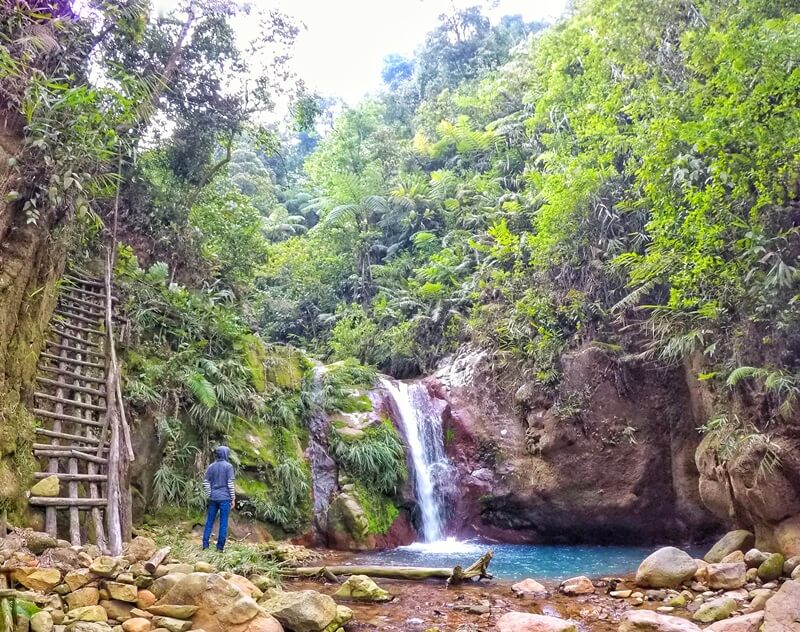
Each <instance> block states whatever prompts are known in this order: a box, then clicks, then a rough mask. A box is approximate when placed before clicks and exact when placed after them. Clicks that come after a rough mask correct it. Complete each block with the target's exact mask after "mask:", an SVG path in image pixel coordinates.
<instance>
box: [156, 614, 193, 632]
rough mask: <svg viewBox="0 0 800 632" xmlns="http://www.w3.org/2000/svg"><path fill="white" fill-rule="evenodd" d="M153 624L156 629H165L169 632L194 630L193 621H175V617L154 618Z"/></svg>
mask: <svg viewBox="0 0 800 632" xmlns="http://www.w3.org/2000/svg"><path fill="white" fill-rule="evenodd" d="M152 623H153V626H155V627H156V628H164V629H165V630H169V632H188V631H189V630H191V629H192V622H191V621H184V620H183V619H174V618H173V617H153V621H152Z"/></svg>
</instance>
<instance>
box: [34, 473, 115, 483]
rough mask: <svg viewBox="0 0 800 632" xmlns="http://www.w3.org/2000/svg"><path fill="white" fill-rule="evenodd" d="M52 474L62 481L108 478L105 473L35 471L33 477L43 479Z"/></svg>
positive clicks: (97, 480) (102, 479)
mask: <svg viewBox="0 0 800 632" xmlns="http://www.w3.org/2000/svg"><path fill="white" fill-rule="evenodd" d="M51 476H56V477H58V479H59V480H61V481H95V482H102V481H105V480H107V479H108V476H107V475H105V474H66V473H64V472H55V473H53V472H34V473H33V478H36V479H40V480H41V479H43V478H50V477H51Z"/></svg>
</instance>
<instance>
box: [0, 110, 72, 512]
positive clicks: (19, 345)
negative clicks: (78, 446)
mask: <svg viewBox="0 0 800 632" xmlns="http://www.w3.org/2000/svg"><path fill="white" fill-rule="evenodd" d="M22 140H23V137H22V122H21V121H20V120H19V117H18V116H17V115H16V114H10V113H8V112H7V111H3V110H2V109H0V403H1V404H2V405H1V406H0V505H2V507H3V508H4V509H6V510H11V511H12V519H14V516H13V514H14V512H19V511H22V510H23V509H24V506H25V505H24V499H23V492H24V490H25V485H26V483H27V480H26V475H27V473H28V472H29V471H30V470H31V469H32V452H31V447H30V444H31V443H32V440H33V428H34V425H35V424H34V420H33V417H32V416H31V415H30V413H29V412H28V411H27V410H26V408H25V407H24V406H23V404H24V403H25V402H26V401H27V399H28V398H29V397H30V393H31V384H32V382H33V378H34V374H35V371H36V361H37V358H38V356H39V352H40V351H41V349H42V346H43V344H44V331H45V329H46V328H47V325H48V322H49V320H50V317H51V315H52V313H53V309H54V307H55V300H56V297H55V282H56V280H57V279H58V278H59V277H60V276H61V273H62V271H63V269H64V261H65V256H66V255H65V249H64V247H63V245H61V244H60V243H59V240H58V239H56V238H54V237H53V236H52V235H50V234H49V226H47V225H46V222H47V220H46V219H45V218H42V221H41V222H40V223H36V224H34V223H28V222H27V221H26V217H25V214H24V213H23V212H22V211H21V210H20V205H19V204H18V203H16V202H6V200H7V199H8V198H7V194H8V193H9V192H11V191H14V190H20V188H21V185H20V183H19V182H17V181H16V179H15V178H16V176H15V173H14V170H13V167H12V166H11V164H12V163H11V162H10V159H16V158H18V157H19V155H20V152H21V147H22Z"/></svg>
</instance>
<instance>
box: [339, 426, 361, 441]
mask: <svg viewBox="0 0 800 632" xmlns="http://www.w3.org/2000/svg"><path fill="white" fill-rule="evenodd" d="M333 431H334V432H335V433H336V434H337V435H339V438H340V439H342V440H343V441H359V440H360V439H363V438H364V437H365V436H366V433H365V432H364V431H363V430H361V429H360V428H353V427H351V426H342V427H336V426H334V428H333Z"/></svg>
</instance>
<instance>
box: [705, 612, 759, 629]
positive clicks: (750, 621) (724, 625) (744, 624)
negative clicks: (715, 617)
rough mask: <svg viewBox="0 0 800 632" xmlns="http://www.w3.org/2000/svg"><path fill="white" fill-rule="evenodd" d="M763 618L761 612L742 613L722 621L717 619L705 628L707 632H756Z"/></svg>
mask: <svg viewBox="0 0 800 632" xmlns="http://www.w3.org/2000/svg"><path fill="white" fill-rule="evenodd" d="M763 620H764V613H763V612H753V613H752V614H744V615H741V616H739V617H731V618H730V619H725V620H724V621H717V622H716V623H712V624H711V625H710V626H708V628H706V630H708V632H758V628H759V627H760V626H761V622H762V621H763Z"/></svg>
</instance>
